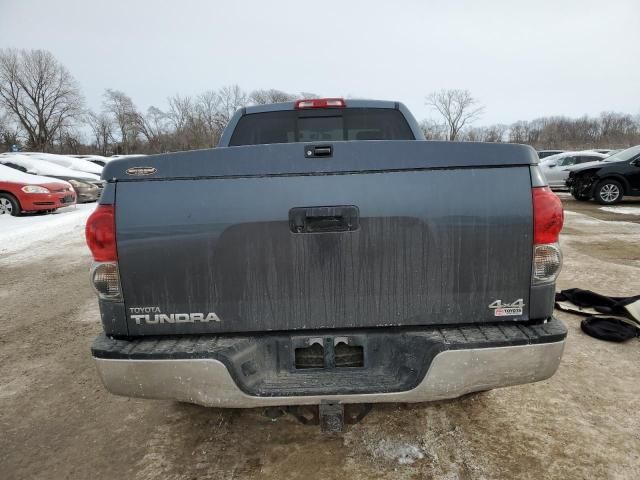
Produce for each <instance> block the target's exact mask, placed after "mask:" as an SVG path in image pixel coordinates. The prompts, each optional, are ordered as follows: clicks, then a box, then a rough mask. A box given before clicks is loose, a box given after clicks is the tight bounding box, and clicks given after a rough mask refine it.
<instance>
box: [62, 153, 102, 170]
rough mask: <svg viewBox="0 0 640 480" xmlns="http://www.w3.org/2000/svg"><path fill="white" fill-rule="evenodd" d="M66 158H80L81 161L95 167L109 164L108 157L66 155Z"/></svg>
mask: <svg viewBox="0 0 640 480" xmlns="http://www.w3.org/2000/svg"><path fill="white" fill-rule="evenodd" d="M67 156H68V157H73V158H81V159H82V160H86V161H88V162H92V163H95V164H96V165H99V166H101V167H104V166H105V165H106V164H107V163H108V162H109V160H111V158H110V157H103V156H102V155H67Z"/></svg>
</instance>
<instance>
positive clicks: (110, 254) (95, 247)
mask: <svg viewBox="0 0 640 480" xmlns="http://www.w3.org/2000/svg"><path fill="white" fill-rule="evenodd" d="M85 236H86V238H87V245H89V250H91V253H92V254H93V259H94V260H95V261H96V262H115V261H117V260H118V252H117V250H116V217H115V213H114V210H113V205H98V207H97V208H96V209H95V210H94V211H93V213H92V214H91V215H89V218H88V219H87V225H86V227H85Z"/></svg>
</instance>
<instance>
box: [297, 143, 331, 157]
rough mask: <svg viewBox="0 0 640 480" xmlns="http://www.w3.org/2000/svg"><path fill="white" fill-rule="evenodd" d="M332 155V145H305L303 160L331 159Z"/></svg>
mask: <svg viewBox="0 0 640 480" xmlns="http://www.w3.org/2000/svg"><path fill="white" fill-rule="evenodd" d="M332 155H333V146H332V145H307V146H306V147H304V156H305V158H314V157H331V156H332Z"/></svg>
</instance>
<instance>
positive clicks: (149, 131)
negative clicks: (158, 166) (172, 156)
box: [138, 106, 169, 153]
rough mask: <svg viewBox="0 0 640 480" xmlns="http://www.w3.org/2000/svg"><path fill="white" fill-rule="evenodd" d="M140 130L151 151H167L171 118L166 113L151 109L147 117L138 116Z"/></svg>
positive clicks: (154, 108) (156, 108) (148, 110)
mask: <svg viewBox="0 0 640 480" xmlns="http://www.w3.org/2000/svg"><path fill="white" fill-rule="evenodd" d="M138 130H139V131H140V133H141V134H142V135H143V136H144V138H146V139H147V144H148V146H149V149H150V150H151V151H153V152H155V153H160V152H163V151H165V149H166V146H167V145H166V144H167V136H168V132H169V116H168V115H167V114H166V113H165V112H163V111H162V110H160V109H159V108H158V107H154V106H151V107H149V108H148V109H147V114H146V115H138Z"/></svg>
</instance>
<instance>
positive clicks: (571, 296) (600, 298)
mask: <svg viewBox="0 0 640 480" xmlns="http://www.w3.org/2000/svg"><path fill="white" fill-rule="evenodd" d="M556 307H557V308H559V309H561V310H565V311H567V312H571V313H577V314H579V315H591V316H589V317H587V318H585V319H584V320H583V321H582V323H581V324H580V327H581V328H582V331H583V332H584V333H586V334H587V335H590V336H592V337H595V338H599V339H600V340H608V341H610V342H624V341H625V340H630V339H632V338H635V337H638V336H640V295H635V296H632V297H607V296H605V295H600V294H598V293H595V292H592V291H591V290H582V289H581V288H570V289H568V290H562V291H561V292H560V293H556ZM598 313H603V314H607V315H616V316H617V317H618V318H616V317H605V316H604V315H596V314H598Z"/></svg>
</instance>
